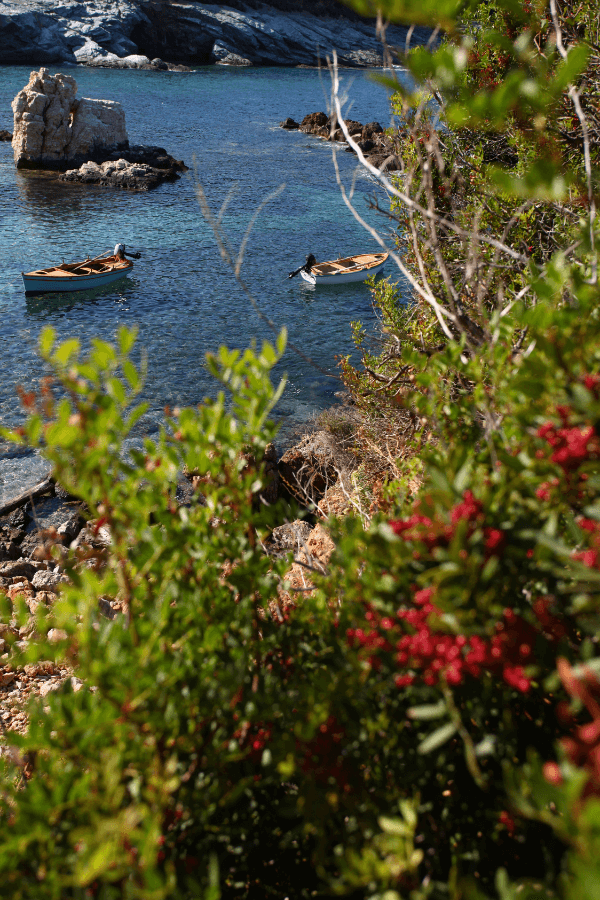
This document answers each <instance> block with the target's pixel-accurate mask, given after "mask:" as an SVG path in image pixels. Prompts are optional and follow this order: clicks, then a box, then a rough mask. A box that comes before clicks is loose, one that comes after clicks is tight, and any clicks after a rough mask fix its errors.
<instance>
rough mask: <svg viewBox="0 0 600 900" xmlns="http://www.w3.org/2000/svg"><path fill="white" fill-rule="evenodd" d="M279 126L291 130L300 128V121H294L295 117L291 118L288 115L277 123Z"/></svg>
mask: <svg viewBox="0 0 600 900" xmlns="http://www.w3.org/2000/svg"><path fill="white" fill-rule="evenodd" d="M279 127H280V128H286V129H287V130H288V131H293V130H294V129H296V128H300V123H299V122H296V120H295V119H291V118H290V117H289V116H288V118H287V119H285V120H284V121H283V122H280V123H279Z"/></svg>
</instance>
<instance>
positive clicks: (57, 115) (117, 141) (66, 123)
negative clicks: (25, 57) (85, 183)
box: [12, 69, 129, 168]
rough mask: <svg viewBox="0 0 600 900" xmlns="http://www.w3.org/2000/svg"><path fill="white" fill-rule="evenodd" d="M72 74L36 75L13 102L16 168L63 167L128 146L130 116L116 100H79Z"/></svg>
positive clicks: (37, 73) (45, 70)
mask: <svg viewBox="0 0 600 900" xmlns="http://www.w3.org/2000/svg"><path fill="white" fill-rule="evenodd" d="M76 93H77V82H76V81H75V79H74V78H72V77H71V76H70V75H61V74H58V75H50V73H49V71H48V69H40V71H39V72H32V73H31V76H30V78H29V83H28V84H27V85H26V87H24V88H23V90H22V91H19V93H18V94H17V96H16V97H15V99H14V100H13V102H12V109H13V113H14V133H13V142H12V143H13V152H14V157H15V165H16V166H17V168H33V167H35V168H40V167H41V168H60V167H63V166H64V165H65V164H67V163H72V162H75V161H82V160H87V159H90V158H92V157H93V156H94V155H96V154H98V153H102V152H103V151H106V150H107V149H109V148H119V147H127V146H128V144H129V139H128V136H127V130H126V128H125V112H124V110H123V107H122V106H121V104H120V103H117V102H116V101H113V100H91V99H89V98H87V97H83V98H81V99H78V98H77V97H76Z"/></svg>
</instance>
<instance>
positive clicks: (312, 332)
mask: <svg viewBox="0 0 600 900" xmlns="http://www.w3.org/2000/svg"><path fill="white" fill-rule="evenodd" d="M28 77H29V70H28V69H27V68H26V67H18V68H17V67H11V66H3V67H0V128H11V127H12V124H11V121H10V102H11V100H12V99H13V97H14V96H15V94H16V93H17V91H18V90H20V88H21V87H22V86H23V85H24V84H25V83H26V82H27V80H28ZM350 77H351V79H352V87H351V96H352V99H353V104H354V105H353V107H352V111H351V115H352V118H354V119H359V120H362V121H364V122H370V121H373V120H374V119H378V120H379V121H380V122H381V123H382V125H384V126H385V125H387V124H388V123H389V111H388V101H387V96H386V94H385V92H384V91H383V90H382V89H381V88H380V87H379V86H377V85H374V84H373V83H371V82H369V81H367V79H366V78H365V77H364V75H362V74H360V75H357V74H356V73H352V74H351V76H350ZM76 78H77V81H78V84H79V94H80V95H81V96H88V97H90V96H91V97H102V98H105V99H107V100H118V101H120V102H121V103H122V104H123V106H124V108H125V112H126V118H127V128H128V132H129V136H130V139H131V141H132V142H134V143H146V144H155V145H157V144H158V145H161V146H163V147H165V148H166V149H167V150H168V152H169V153H171V154H172V155H173V156H175V157H176V158H178V159H183V160H184V161H185V162H186V163H188V164H191V163H192V159H193V157H194V155H195V156H196V161H197V173H198V178H199V180H200V181H201V183H202V185H203V187H204V190H205V193H206V196H207V198H208V201H209V203H210V206H211V208H212V209H213V210H215V211H218V210H219V208H220V206H221V204H222V202H223V200H224V199H225V198H226V197H227V196H228V195H229V194H230V192H232V190H233V193H232V198H231V202H230V204H229V206H228V209H227V213H226V215H225V218H224V222H223V225H224V228H225V231H226V233H227V235H228V239H229V241H230V243H231V245H232V247H233V248H234V249H235V248H236V247H239V244H240V242H241V240H242V238H243V235H244V233H245V231H246V228H247V226H248V223H249V221H250V219H251V218H252V216H253V214H254V212H255V210H256V208H257V207H258V205H259V204H260V202H261V201H262V200H263V198H264V197H266V196H267V195H268V194H270V193H271V192H272V191H273V190H275V189H276V188H277V187H279V185H281V184H282V183H284V182H285V183H286V185H287V187H286V189H285V191H284V192H283V193H281V194H280V195H279V196H278V197H277V198H276V199H275V200H273V201H272V202H270V203H269V204H267V206H266V208H265V209H264V210H263V211H262V213H261V214H260V216H259V217H258V220H257V222H256V224H255V226H254V229H253V231H252V233H251V235H250V239H249V241H248V245H247V248H246V256H245V263H244V270H243V275H244V278H245V280H246V282H247V283H248V284H249V286H250V288H251V290H252V293H253V294H254V296H255V297H256V298H257V300H258V302H259V305H260V307H261V310H262V311H263V312H264V313H265V314H266V315H267V316H268V317H270V318H271V319H272V320H273V321H274V322H275V323H276V325H277V327H278V328H280V327H282V326H284V325H285V326H286V327H287V329H288V334H289V338H290V343H292V342H293V343H295V344H297V345H298V346H300V347H301V348H302V350H303V351H304V352H305V353H306V354H307V355H309V356H311V357H313V358H314V359H316V360H317V362H318V363H319V366H320V367H321V369H323V370H326V371H331V372H334V373H335V372H336V371H337V369H336V357H338V356H342V355H347V354H349V353H352V342H351V334H350V328H349V323H350V322H351V321H361V322H363V324H365V325H366V326H367V327H368V326H369V325H373V324H374V322H375V319H374V315H373V310H372V307H371V300H370V294H369V290H368V288H366V287H365V286H364V285H363V284H350V285H345V286H340V287H332V288H329V289H328V290H326V291H325V290H318V289H316V288H315V287H314V286H311V285H309V284H307V283H306V282H303V281H301V279H300V278H296V279H292V280H289V279H288V277H287V275H288V272H290V271H291V270H293V269H296V268H297V267H298V266H299V265H300V264H301V263H302V262H303V260H304V258H305V256H306V254H307V253H308V252H313V253H314V254H315V256H316V257H317V259H332V258H337V257H338V256H343V255H347V254H352V253H358V252H365V251H368V250H371V249H374V248H373V242H372V240H371V239H370V237H369V236H368V235H367V234H366V233H365V232H364V231H363V230H362V229H361V227H360V226H359V225H358V224H357V223H356V222H355V220H354V219H353V218H352V216H351V215H350V213H349V212H348V211H347V209H346V207H345V206H344V204H343V201H342V199H341V197H340V194H339V190H338V188H337V186H336V184H335V179H334V171H333V164H332V160H331V145H330V144H329V143H327V142H325V141H319V140H318V139H316V138H314V137H310V136H307V135H304V134H301V133H299V132H291V133H290V132H287V131H284V130H283V129H281V128H279V127H277V126H278V123H279V122H280V121H282V120H283V119H285V118H286V117H287V116H289V115H292V116H294V117H295V118H296V119H298V117H300V118H302V117H303V116H304V115H305V114H306V113H307V112H313V111H314V110H317V109H322V108H324V107H325V105H326V99H325V96H324V88H323V85H322V83H321V80H320V76H319V73H318V72H316V71H314V70H309V69H289V70H288V69H253V70H252V71H249V72H239V71H235V70H227V67H208V68H206V69H201V70H199V71H197V72H195V73H191V74H186V75H185V76H183V75H182V76H181V77H179V76H178V75H177V74H176V73H171V74H170V75H169V77H166V75H165V74H164V73H157V72H141V71H137V70H123V71H118V70H114V71H113V70H108V69H106V70H100V69H85V68H81V69H77V72H76ZM325 93H326V92H325ZM338 160H339V164H340V167H341V170H342V173H343V175H344V177H345V179H346V181H347V183H348V182H349V181H351V179H352V176H353V173H354V169H355V162H354V158H353V156H352V155H351V154H347V153H343V152H342V153H340V154H339V157H338ZM0 182H1V187H2V190H0V239H1V240H2V247H3V253H2V255H1V257H0V340H1V341H2V362H3V365H2V368H1V370H0V421H2V423H3V424H6V425H15V424H18V423H20V422H21V421H22V412H21V410H20V408H19V406H18V403H17V402H16V399H15V397H16V385H17V384H22V385H23V386H24V387H25V389H27V390H31V389H33V388H35V387H36V386H37V384H38V382H39V379H40V377H42V376H43V375H45V374H46V370H45V367H44V365H43V363H42V362H41V361H40V359H39V357H38V356H37V352H36V348H37V341H38V336H39V331H40V329H41V328H42V327H43V326H45V325H52V326H53V327H54V328H55V330H56V332H57V338H58V339H59V340H64V339H66V338H71V337H75V338H78V339H79V340H80V342H81V344H82V346H83V348H84V350H85V348H86V347H87V346H89V342H90V340H91V338H92V337H98V338H101V339H104V340H114V337H115V333H116V331H117V329H118V328H119V326H121V325H126V326H128V327H134V326H135V327H136V328H137V329H138V332H139V338H138V344H137V345H136V348H135V350H134V359H137V360H138V361H139V360H140V359H141V356H142V352H144V353H145V354H146V355H147V358H148V375H147V380H146V384H145V386H144V391H143V397H142V399H143V400H145V401H146V403H147V404H148V412H147V414H146V416H145V428H146V429H147V430H152V429H156V428H157V427H158V426H159V425H160V423H161V422H162V421H163V418H164V408H165V406H166V405H169V406H171V407H173V406H184V405H195V404H197V403H198V402H200V401H201V400H202V399H203V398H204V397H205V396H207V395H211V394H214V393H215V390H216V388H215V385H214V383H213V381H212V379H211V378H210V376H209V375H208V373H207V371H206V368H205V366H204V363H203V360H204V356H205V354H206V352H207V351H214V350H216V349H217V348H218V346H219V345H220V344H227V345H229V346H233V347H245V346H247V345H248V344H249V343H250V341H251V340H253V339H256V340H257V341H258V342H260V341H261V340H263V339H264V338H266V339H268V340H273V339H274V336H273V334H272V332H271V331H270V330H269V329H268V328H267V326H266V325H265V324H264V322H263V321H262V320H261V318H260V317H259V316H258V315H257V314H256V312H255V311H254V310H253V309H252V307H251V306H250V305H249V303H248V300H247V298H246V297H245V295H244V294H243V292H242V291H241V289H240V287H239V285H238V284H237V282H236V281H235V279H234V278H233V277H232V275H231V272H230V271H229V270H228V268H227V266H226V265H225V263H224V262H223V260H222V259H221V256H220V254H219V252H218V249H217V247H216V244H215V240H214V236H213V234H212V232H211V231H210V229H209V228H208V226H207V225H206V223H205V222H204V219H203V218H202V215H201V213H200V210H199V208H198V204H197V202H196V195H195V184H194V180H193V173H192V172H189V173H186V174H184V175H183V177H182V178H181V179H180V180H179V181H177V182H174V183H171V184H164V185H162V186H160V187H159V188H157V189H156V190H154V191H151V192H145V193H132V192H128V191H115V190H111V189H105V188H98V187H86V186H83V185H70V184H64V183H61V182H58V181H57V179H56V177H55V176H53V175H52V176H50V177H48V176H45V175H41V174H39V173H34V172H16V171H15V169H14V163H13V159H12V149H11V147H10V145H9V144H0ZM236 185H237V187H235V186H236ZM373 187H374V186H373V183H372V181H371V180H370V179H369V178H368V177H367V176H365V175H364V174H363V175H360V176H359V178H358V180H357V182H356V191H355V198H356V202H357V205H358V206H359V208H360V211H361V212H362V213H363V215H364V216H365V217H366V218H367V219H368V220H369V221H370V222H371V223H372V224H378V223H377V218H376V213H374V212H373V211H372V210H369V208H368V202H367V200H366V195H368V194H370V193H372V192H373ZM383 202H384V205H385V200H384V201H383ZM379 224H380V225H381V223H379ZM383 227H385V223H383ZM117 242H122V243H124V244H126V245H129V246H130V247H135V248H136V249H139V250H141V251H142V258H141V259H140V260H139V261H137V262H136V264H135V270H134V273H133V275H132V276H131V277H129V278H127V279H124V280H122V281H120V282H118V283H116V284H115V285H108V286H107V287H106V288H97V289H95V290H93V291H85V292H81V293H80V292H77V293H61V294H53V295H47V294H44V295H37V296H28V297H25V295H24V292H23V282H22V278H21V272H23V271H24V272H28V271H32V270H35V269H39V268H44V267H46V266H49V265H52V264H55V263H57V262H60V261H61V260H62V259H63V258H64V259H65V260H66V261H73V260H81V259H85V257H86V256H90V257H93V256H96V255H97V254H98V253H101V252H102V251H103V250H105V249H107V250H108V249H112V247H114V245H115V244H116V243H117ZM284 372H285V373H287V375H288V386H287V388H286V391H285V394H284V397H283V398H282V401H281V403H280V406H279V409H278V412H279V414H280V415H281V417H282V419H283V426H282V427H283V429H284V431H286V433H289V432H290V431H291V430H293V429H294V427H295V426H297V425H298V423H300V422H301V421H303V420H306V419H307V418H309V417H310V416H311V415H312V414H313V413H314V412H315V411H317V410H319V409H323V408H324V407H326V406H328V405H330V404H331V403H333V402H335V393H336V391H338V390H339V382H338V381H336V380H335V379H332V378H328V377H326V376H325V375H323V374H321V372H320V371H316V370H315V369H313V368H311V366H310V365H308V364H307V363H306V361H305V360H304V359H303V358H302V357H299V356H297V355H295V354H294V353H293V352H292V351H291V350H288V351H287V352H286V355H285V357H284V359H283V360H282V362H281V363H280V364H279V365H278V366H277V368H276V371H275V372H274V378H279V377H281V375H282V374H283V373H284ZM9 463H10V465H11V466H12V465H13V464H14V466H15V468H13V469H11V470H10V471H9V469H8V468H7V467H8V466H9ZM29 463H30V460H29V459H28V458H26V457H23V458H20V459H14V460H0V470H1V475H2V478H3V479H4V485H6V484H7V479H8V481H9V482H11V481H12V483H15V484H16V483H17V482H19V479H21V480H26V479H27V477H29V476H28V469H27V466H28V465H29ZM36 465H37V462H36ZM3 490H5V487H4V486H3V487H0V495H1V494H2V491H3Z"/></svg>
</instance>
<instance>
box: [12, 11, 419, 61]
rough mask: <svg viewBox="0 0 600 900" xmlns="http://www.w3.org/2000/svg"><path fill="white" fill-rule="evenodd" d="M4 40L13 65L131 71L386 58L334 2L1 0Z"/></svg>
mask: <svg viewBox="0 0 600 900" xmlns="http://www.w3.org/2000/svg"><path fill="white" fill-rule="evenodd" d="M406 34H407V28H405V27H397V26H390V27H388V29H387V40H388V43H389V44H390V45H391V46H404V44H405V39H406ZM429 34H430V33H429V31H427V30H426V29H422V28H418V27H417V28H416V29H414V31H413V36H412V42H413V44H415V43H424V42H425V41H426V40H427V39H428V38H429ZM0 46H1V47H2V62H3V63H4V64H13V65H28V64H31V63H35V64H48V63H58V62H65V61H67V62H71V63H73V64H76V63H83V64H84V65H89V66H114V67H119V68H121V67H125V68H129V67H130V66H131V58H132V57H144V58H145V59H147V61H148V64H150V60H152V59H155V58H160V59H161V60H163V59H165V60H169V61H172V62H175V63H185V64H187V65H206V64H208V63H210V62H212V63H217V64H221V65H223V64H225V65H241V66H247V65H280V66H297V65H309V66H314V65H317V64H319V63H320V62H323V60H324V59H325V57H326V55H328V54H331V51H332V50H333V49H334V48H335V49H336V50H337V54H338V60H339V63H340V65H342V66H374V65H381V62H382V48H381V44H380V42H379V39H378V37H377V34H376V24H375V21H374V20H367V19H362V18H361V17H360V16H358V15H356V14H355V13H352V12H351V11H350V10H346V9H345V8H344V7H343V6H342V5H340V4H338V3H334V2H331V0H301V2H298V3H294V4H292V3H290V2H289V0H272V2H271V3H270V4H265V3H262V2H259V0H246V2H244V0H231V2H230V5H229V6H220V5H217V4H213V3H199V2H190V0H61V2H60V3H56V4H55V3H49V2H48V0H0ZM128 59H129V60H130V62H129V63H128V62H126V60H128ZM150 65H151V64H150ZM135 66H136V67H139V64H138V63H135ZM141 67H142V68H145V67H146V63H141ZM168 68H171V62H169V63H168Z"/></svg>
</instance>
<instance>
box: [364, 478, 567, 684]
mask: <svg viewBox="0 0 600 900" xmlns="http://www.w3.org/2000/svg"><path fill="white" fill-rule="evenodd" d="M449 519H450V524H447V523H446V522H443V521H439V520H434V519H432V518H431V517H429V516H426V515H422V514H421V513H420V512H419V510H418V508H417V511H416V512H415V513H414V514H413V515H412V516H410V517H409V518H407V519H404V520H396V521H392V522H390V523H389V524H390V526H391V528H392V529H393V531H394V532H395V533H396V534H397V535H398V536H399V537H401V538H402V539H403V540H405V541H411V542H415V543H419V544H421V545H425V547H426V548H427V550H429V551H431V550H433V549H434V548H436V547H443V546H447V545H448V544H449V542H450V541H451V539H452V538H453V536H454V534H455V533H456V528H457V526H458V524H459V523H460V522H467V523H468V529H467V534H472V533H473V532H474V530H475V528H476V527H482V530H483V534H484V547H485V556H486V559H489V558H490V557H491V556H494V555H495V556H501V555H502V553H503V551H504V547H505V544H506V535H505V533H504V532H503V531H502V530H501V529H499V528H493V527H483V504H482V503H481V501H479V500H477V499H476V498H475V497H474V495H473V493H472V491H465V493H464V494H463V497H462V500H461V501H460V502H459V503H457V504H456V505H455V506H454V507H453V508H452V509H451V510H450V514H449ZM462 552H464V553H465V554H466V552H467V551H466V550H464V549H463V551H462ZM419 555H420V553H419V551H415V552H414V553H413V556H419ZM433 597H434V589H433V588H424V589H422V590H417V589H416V588H414V591H413V594H412V596H411V598H410V601H409V602H408V603H406V604H405V605H403V606H402V607H400V609H398V610H397V612H396V613H395V615H394V616H393V617H391V616H382V615H380V614H379V613H378V612H377V611H376V610H375V609H373V607H372V606H370V605H368V604H366V605H365V607H364V625H363V623H361V624H360V626H359V627H356V628H350V629H348V630H347V632H346V638H347V641H348V643H349V645H350V646H351V647H353V648H355V649H357V650H358V651H359V652H360V654H361V656H362V657H363V658H365V659H366V660H367V661H368V662H369V664H370V666H371V667H372V668H373V669H376V670H377V669H380V668H381V665H382V660H383V659H384V658H385V655H386V654H388V655H389V656H390V657H391V660H392V667H393V668H397V669H399V670H400V671H398V673H397V674H396V675H395V678H394V681H395V684H396V686H397V687H399V688H402V687H406V686H408V685H410V684H413V683H414V682H415V681H416V680H417V679H419V680H421V681H422V682H423V683H424V684H427V685H435V684H437V683H438V682H439V681H440V680H441V679H443V680H444V681H445V682H446V683H447V684H450V685H459V684H461V683H462V682H463V681H464V679H465V677H466V676H472V677H474V678H478V677H480V676H481V674H482V673H483V672H488V673H489V674H492V675H495V676H497V677H501V678H502V679H503V680H504V681H505V683H506V684H508V685H510V687H512V688H515V689H516V690H518V691H521V692H523V693H525V692H527V691H529V689H530V687H531V681H530V679H529V677H528V676H527V675H526V673H525V666H529V665H532V664H533V663H534V662H535V657H534V651H535V648H536V645H537V644H538V642H540V641H545V642H556V641H559V640H561V639H562V638H563V637H564V636H565V634H566V629H565V627H564V625H563V624H562V622H561V621H560V620H559V619H558V618H557V617H556V616H555V615H554V614H553V612H552V611H551V607H552V599H551V598H543V599H540V600H538V601H536V603H535V604H534V607H533V612H534V614H535V616H536V617H537V620H538V623H539V626H537V625H535V626H534V625H531V624H529V623H528V622H526V621H525V619H524V618H523V617H522V616H520V615H517V614H516V613H515V612H514V610H512V609H505V610H504V613H503V617H502V620H501V621H500V622H498V623H497V624H496V626H495V628H494V633H493V635H492V637H491V638H484V637H480V636H479V635H466V634H448V633H447V632H445V631H440V630H439V628H438V627H437V625H436V622H435V617H438V616H440V615H441V612H440V610H439V609H438V608H437V607H436V606H435V605H434V603H433Z"/></svg>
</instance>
